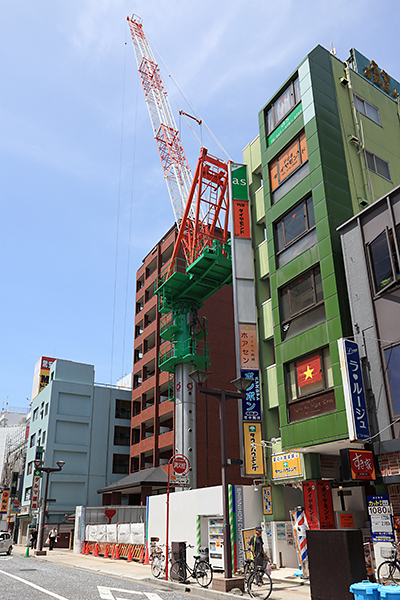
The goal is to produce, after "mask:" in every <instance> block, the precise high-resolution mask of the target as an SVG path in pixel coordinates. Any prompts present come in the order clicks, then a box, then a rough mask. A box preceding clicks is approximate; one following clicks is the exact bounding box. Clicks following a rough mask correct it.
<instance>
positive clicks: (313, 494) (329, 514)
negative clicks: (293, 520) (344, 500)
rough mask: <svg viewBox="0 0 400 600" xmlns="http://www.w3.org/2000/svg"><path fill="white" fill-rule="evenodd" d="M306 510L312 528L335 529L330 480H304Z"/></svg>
mask: <svg viewBox="0 0 400 600" xmlns="http://www.w3.org/2000/svg"><path fill="white" fill-rule="evenodd" d="M303 495H304V511H305V515H306V518H307V523H308V526H309V528H310V529H335V519H334V513H333V502H332V490H331V484H330V482H329V481H304V482H303Z"/></svg>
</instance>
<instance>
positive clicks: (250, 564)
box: [243, 558, 256, 584]
mask: <svg viewBox="0 0 400 600" xmlns="http://www.w3.org/2000/svg"><path fill="white" fill-rule="evenodd" d="M255 568H256V564H255V562H254V559H253V558H246V560H245V561H244V567H243V577H244V582H245V583H246V584H247V582H248V580H249V577H250V575H251V574H252V573H253V571H255Z"/></svg>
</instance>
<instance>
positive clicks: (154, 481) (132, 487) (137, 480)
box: [97, 467, 168, 494]
mask: <svg viewBox="0 0 400 600" xmlns="http://www.w3.org/2000/svg"><path fill="white" fill-rule="evenodd" d="M167 484H168V475H167V473H166V472H165V471H164V469H163V468H162V467H153V468H152V469H144V470H143V471H137V472H136V473H132V474H131V475H127V477H124V478H123V479H120V480H119V481H116V482H115V483H111V484H110V485H107V486H106V487H104V488H102V489H101V490H97V493H98V494H111V493H112V492H123V493H124V494H135V493H136V494H137V493H139V492H140V488H141V487H143V486H144V487H153V488H165V487H167Z"/></svg>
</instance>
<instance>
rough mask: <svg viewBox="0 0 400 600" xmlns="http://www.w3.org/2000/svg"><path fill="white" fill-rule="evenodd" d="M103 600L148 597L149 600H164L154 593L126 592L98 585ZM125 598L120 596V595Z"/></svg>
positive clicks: (130, 599)
mask: <svg viewBox="0 0 400 600" xmlns="http://www.w3.org/2000/svg"><path fill="white" fill-rule="evenodd" d="M97 589H98V590H99V595H100V598H101V600H133V598H134V596H137V595H138V596H146V597H147V600H162V598H161V596H159V595H158V594H154V593H153V592H136V591H134V590H125V589H122V588H111V587H105V586H103V585H98V586H97ZM121 593H122V594H123V596H120V594H121Z"/></svg>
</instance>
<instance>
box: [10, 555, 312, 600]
mask: <svg viewBox="0 0 400 600" xmlns="http://www.w3.org/2000/svg"><path fill="white" fill-rule="evenodd" d="M25 553H26V546H20V545H15V546H14V548H13V554H15V555H16V556H22V557H23V556H25ZM29 559H30V560H44V561H49V562H52V563H55V564H60V565H64V566H66V567H72V568H76V569H85V570H90V571H96V572H98V573H102V574H105V575H112V576H114V577H123V578H126V579H135V580H142V581H143V582H146V585H153V586H157V587H158V588H164V589H168V590H174V591H177V592H178V591H179V592H187V591H190V592H192V594H193V595H195V596H199V597H202V598H208V599H209V600H212V599H214V600H222V599H223V598H225V599H226V598H229V597H233V596H234V595H233V594H227V593H224V592H218V591H216V590H213V589H211V588H210V589H208V588H202V587H200V586H199V585H198V584H197V583H194V582H192V581H190V583H189V584H188V585H186V584H185V585H184V586H183V585H182V584H180V583H175V582H173V581H165V580H164V579H162V578H159V579H156V578H155V577H153V576H152V574H151V571H150V566H149V565H142V564H139V563H138V562H129V563H128V562H127V561H126V560H123V559H122V560H111V559H110V558H103V557H96V556H92V555H90V554H89V555H88V554H74V553H73V552H72V550H66V549H54V550H52V551H51V552H49V551H48V552H47V555H46V556H35V554H34V550H29ZM296 570H297V569H289V568H284V569H276V570H274V571H272V574H271V577H272V581H273V583H274V588H275V586H276V591H279V594H280V595H279V598H282V599H283V598H284V599H285V600H291V598H299V597H300V593H299V592H301V598H302V599H303V598H304V600H308V599H309V598H310V586H309V582H308V581H302V580H301V579H300V578H299V577H296V576H294V572H295V571H296ZM214 577H218V574H217V573H214ZM281 592H283V593H284V594H285V595H284V596H282V595H281ZM245 595H246V596H247V594H245ZM235 597H236V598H237V595H235ZM273 598H274V589H273V592H272V595H271V600H273Z"/></svg>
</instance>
